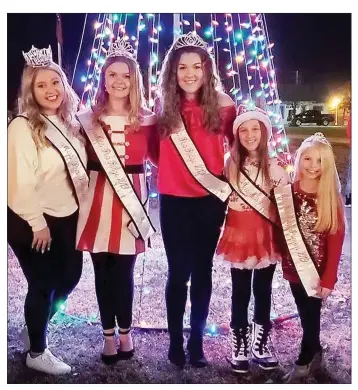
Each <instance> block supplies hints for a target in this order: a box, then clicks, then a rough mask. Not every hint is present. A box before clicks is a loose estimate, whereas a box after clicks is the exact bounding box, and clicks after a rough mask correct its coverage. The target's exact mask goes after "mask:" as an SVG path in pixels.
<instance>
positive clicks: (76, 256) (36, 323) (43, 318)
mask: <svg viewBox="0 0 358 390" xmlns="http://www.w3.org/2000/svg"><path fill="white" fill-rule="evenodd" d="M44 217H45V219H46V222H47V225H48V227H49V229H50V232H51V238H52V242H51V250H50V251H47V250H46V251H45V252H44V253H43V254H42V253H41V252H37V251H36V250H35V249H31V244H32V240H33V233H32V230H31V228H30V226H29V224H28V223H27V222H26V221H25V220H23V219H22V218H20V217H19V216H18V215H17V214H15V213H14V212H13V211H12V210H11V209H10V208H8V242H9V244H10V246H11V248H12V250H13V251H14V253H15V255H16V257H17V259H18V260H19V263H20V266H21V268H22V271H23V273H24V275H25V277H26V280H27V283H28V291H27V295H26V299H25V321H26V325H27V328H28V332H29V338H30V345H31V351H32V352H38V353H40V352H43V351H44V349H45V347H46V330H47V324H48V321H49V320H50V319H51V317H52V316H53V315H54V314H55V313H56V311H57V310H58V307H57V306H58V305H57V304H58V302H60V301H63V300H66V299H67V297H68V295H69V294H70V293H71V292H72V290H73V289H74V288H75V287H76V285H77V283H78V282H79V280H80V277H81V273H82V264H83V261H82V253H81V252H79V251H77V250H76V249H75V245H76V226H77V219H78V212H77V211H76V212H75V213H74V214H72V215H70V216H68V217H61V218H58V217H53V216H50V215H46V214H44Z"/></svg>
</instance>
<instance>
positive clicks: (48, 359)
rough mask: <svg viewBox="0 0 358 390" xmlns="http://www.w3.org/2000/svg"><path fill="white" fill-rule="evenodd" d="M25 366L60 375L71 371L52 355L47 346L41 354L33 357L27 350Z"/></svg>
mask: <svg viewBox="0 0 358 390" xmlns="http://www.w3.org/2000/svg"><path fill="white" fill-rule="evenodd" d="M26 366H27V367H29V368H32V369H33V370H37V371H42V372H45V373H46V374H53V375H62V374H68V373H70V372H71V367H70V366H69V365H68V364H66V363H64V362H63V361H62V360H60V359H59V358H57V357H56V356H54V355H53V354H52V353H51V351H50V350H49V349H48V348H46V349H45V350H44V352H43V353H42V354H41V355H39V356H37V357H35V358H32V357H31V355H30V353H29V352H28V353H27V356H26Z"/></svg>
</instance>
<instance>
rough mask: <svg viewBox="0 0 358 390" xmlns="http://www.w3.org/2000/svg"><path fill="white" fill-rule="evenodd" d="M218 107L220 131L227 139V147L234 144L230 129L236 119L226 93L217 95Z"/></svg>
mask: <svg viewBox="0 0 358 390" xmlns="http://www.w3.org/2000/svg"><path fill="white" fill-rule="evenodd" d="M219 106H220V117H221V131H222V133H223V134H224V135H225V137H226V138H227V140H228V142H229V145H230V146H231V145H232V143H233V142H234V134H233V131H232V127H233V124H234V120H235V118H236V107H235V103H234V101H233V100H232V99H231V97H230V96H229V95H227V94H226V93H223V92H220V93H219Z"/></svg>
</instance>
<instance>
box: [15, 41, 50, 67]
mask: <svg viewBox="0 0 358 390" xmlns="http://www.w3.org/2000/svg"><path fill="white" fill-rule="evenodd" d="M22 55H23V56H24V58H25V61H26V64H27V65H28V66H32V67H33V68H39V67H44V66H47V65H49V64H50V63H51V62H52V50H51V46H49V47H48V49H46V48H44V49H37V48H36V47H35V46H34V45H32V47H31V50H30V51H28V52H27V53H25V52H22Z"/></svg>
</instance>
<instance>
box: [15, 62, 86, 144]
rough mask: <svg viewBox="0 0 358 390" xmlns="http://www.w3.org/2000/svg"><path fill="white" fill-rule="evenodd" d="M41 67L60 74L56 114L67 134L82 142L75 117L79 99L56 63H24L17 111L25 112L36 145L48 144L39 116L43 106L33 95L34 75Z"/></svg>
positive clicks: (44, 124)
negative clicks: (60, 97)
mask: <svg viewBox="0 0 358 390" xmlns="http://www.w3.org/2000/svg"><path fill="white" fill-rule="evenodd" d="M43 69H46V70H53V71H54V72H56V73H57V74H58V75H59V76H60V79H61V81H62V84H63V87H64V97H63V101H62V103H61V105H60V107H59V108H58V112H57V115H58V117H59V119H60V120H61V122H62V123H63V124H64V125H65V126H66V128H67V130H68V132H69V134H70V135H71V136H74V137H77V138H78V139H80V141H81V142H84V138H83V136H82V134H81V131H80V124H79V123H78V121H77V119H76V113H77V110H78V105H79V101H80V99H79V98H78V96H77V95H76V93H75V91H74V90H73V89H72V88H71V86H70V85H69V83H68V81H67V77H66V74H65V73H64V71H63V70H62V69H61V68H60V67H59V66H58V65H57V64H56V63H54V62H51V63H50V64H49V65H47V66H45V67H41V68H33V67H31V66H28V65H25V67H24V70H23V72H22V78H21V86H20V94H19V100H18V101H19V105H18V111H19V114H26V116H27V118H28V119H29V127H30V129H31V130H32V138H33V140H34V142H35V144H36V147H37V148H40V147H43V146H49V145H50V142H49V141H48V140H47V139H46V137H45V130H46V128H47V123H46V122H45V120H44V119H43V118H42V117H41V113H42V110H43V108H42V107H41V106H40V105H39V103H38V102H37V101H36V98H35V95H34V86H35V80H36V77H37V75H38V73H39V72H41V70H43Z"/></svg>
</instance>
